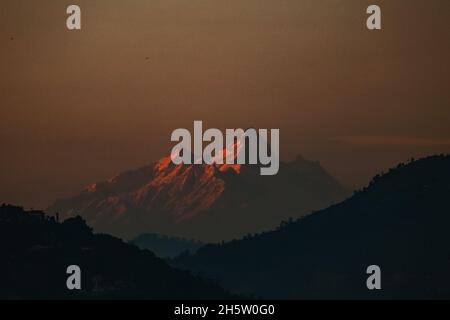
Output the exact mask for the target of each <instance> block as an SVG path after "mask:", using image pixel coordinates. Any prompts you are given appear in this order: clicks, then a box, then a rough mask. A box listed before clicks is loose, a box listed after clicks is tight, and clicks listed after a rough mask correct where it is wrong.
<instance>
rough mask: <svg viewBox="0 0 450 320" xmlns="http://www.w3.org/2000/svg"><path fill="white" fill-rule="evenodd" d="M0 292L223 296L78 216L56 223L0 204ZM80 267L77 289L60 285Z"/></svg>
mask: <svg viewBox="0 0 450 320" xmlns="http://www.w3.org/2000/svg"><path fill="white" fill-rule="evenodd" d="M0 253H1V260H0V298H9V299H47V298H125V299H126V298H144V299H196V298H205V299H210V298H227V297H228V296H229V295H228V294H227V293H226V292H225V291H224V290H223V289H221V288H220V287H219V286H217V285H215V284H213V283H210V282H206V281H203V280H201V279H200V278H197V277H193V276H191V275H190V274H189V273H188V272H185V271H179V270H175V269H173V268H171V267H169V266H168V265H167V264H166V262H164V261H163V260H161V259H160V258H157V257H156V256H155V255H154V254H153V253H152V252H150V251H148V250H140V249H139V248H137V247H136V246H134V245H131V244H126V243H124V242H123V241H122V240H120V239H117V238H114V237H112V236H109V235H101V234H99V235H94V234H93V233H92V231H91V229H90V228H89V227H88V226H87V225H86V223H85V222H84V221H83V219H81V218H80V217H75V218H70V219H67V220H66V221H64V222H63V223H58V222H57V221H55V219H54V218H52V217H46V216H45V215H44V213H42V212H40V211H24V210H23V209H22V208H20V207H15V206H9V205H2V206H1V207H0ZM69 265H78V266H79V267H80V268H81V275H82V290H80V291H77V290H75V291H69V290H68V289H67V288H66V279H67V277H68V276H69V275H67V274H66V268H67V267H68V266H69Z"/></svg>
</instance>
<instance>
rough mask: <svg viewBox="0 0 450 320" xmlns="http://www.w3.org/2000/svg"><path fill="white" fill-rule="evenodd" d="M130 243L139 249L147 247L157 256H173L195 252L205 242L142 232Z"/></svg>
mask: <svg viewBox="0 0 450 320" xmlns="http://www.w3.org/2000/svg"><path fill="white" fill-rule="evenodd" d="M130 243H132V244H134V245H136V246H138V247H139V248H141V249H148V250H150V251H151V252H153V253H154V254H156V255H157V256H158V257H161V258H174V257H176V256H178V255H179V254H181V253H184V252H186V251H187V252H190V253H195V252H196V251H197V250H198V249H199V248H200V247H202V246H204V245H205V243H203V242H201V241H197V240H188V239H184V238H179V237H168V236H166V235H160V234H156V233H143V234H141V235H139V236H137V237H136V238H135V239H133V240H132V241H130Z"/></svg>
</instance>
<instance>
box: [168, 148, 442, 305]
mask: <svg viewBox="0 0 450 320" xmlns="http://www.w3.org/2000/svg"><path fill="white" fill-rule="evenodd" d="M174 264H175V265H177V266H178V267H183V268H186V269H189V270H192V271H194V272H197V273H201V274H203V275H205V276H209V277H210V278H214V279H216V280H217V281H219V282H220V284H222V285H223V286H224V287H225V288H227V289H230V290H233V291H234V292H241V293H253V294H256V295H257V296H262V297H265V298H288V299H292V298H357V299H359V298H402V299H404V298H423V299H428V298H447V299H448V298H450V272H449V270H450V156H448V155H446V156H444V155H441V156H431V157H428V158H424V159H421V160H418V161H412V162H410V163H408V164H400V165H398V167H396V168H394V169H391V170H390V171H389V172H388V173H386V174H383V175H380V176H376V177H375V178H374V179H373V180H372V181H371V183H370V184H369V186H368V187H367V188H365V189H363V190H360V191H358V192H356V193H355V194H354V195H353V196H352V197H351V198H350V199H347V200H346V201H343V202H341V203H339V204H336V205H333V206H331V207H329V208H327V209H324V210H321V211H318V212H315V213H313V214H311V215H309V216H307V217H304V218H302V219H299V220H296V221H292V222H286V223H283V224H282V225H281V226H280V227H279V228H278V229H277V230H274V231H270V232H265V233H261V234H258V235H255V236H251V237H247V238H246V239H243V240H239V241H231V242H228V243H225V244H222V245H212V244H211V245H207V246H205V247H202V248H200V249H199V250H198V251H197V253H196V254H194V255H189V254H184V255H181V256H179V257H178V258H177V259H175V260H174ZM370 265H378V266H379V267H380V268H381V281H382V289H381V290H374V291H370V290H368V289H367V287H366V280H367V278H368V275H367V274H366V269H367V267H368V266H370Z"/></svg>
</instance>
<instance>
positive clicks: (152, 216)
mask: <svg viewBox="0 0 450 320" xmlns="http://www.w3.org/2000/svg"><path fill="white" fill-rule="evenodd" d="M347 194H348V191H347V190H346V189H345V188H344V187H342V186H341V185H340V184H339V182H337V181H336V180H335V179H334V178H333V177H332V176H330V175H329V174H328V173H327V172H326V171H325V170H324V169H323V168H322V167H321V166H320V164H319V163H318V162H314V161H308V160H305V159H304V158H302V157H301V156H298V157H297V159H295V160H294V161H292V162H286V163H281V164H280V170H279V173H278V174H277V175H275V176H260V173H259V167H258V166H254V165H239V164H234V165H228V164H223V165H218V164H215V165H200V164H196V165H174V164H173V163H172V162H171V159H170V156H167V157H164V158H162V159H160V160H159V161H157V162H156V163H154V164H152V165H149V166H146V167H143V168H140V169H137V170H134V171H128V172H125V173H122V174H119V175H118V176H116V177H114V178H112V179H110V180H108V181H104V182H101V183H96V184H93V185H91V186H89V187H87V188H86V189H85V190H83V191H82V192H81V193H80V194H79V195H76V196H74V197H71V198H68V199H63V200H58V201H56V202H55V203H54V204H53V205H52V206H50V207H49V208H48V209H47V210H46V211H47V212H49V213H56V212H59V213H60V214H61V216H62V217H65V218H67V217H71V216H75V215H81V216H82V217H83V218H84V219H86V220H87V222H88V223H89V225H91V226H92V227H93V228H94V230H95V231H98V232H106V233H111V234H113V235H117V236H120V237H122V238H125V239H132V238H134V237H136V236H137V235H138V234H141V233H158V234H166V235H170V236H179V237H184V238H194V239H198V240H200V241H208V242H209V241H213V242H214V241H221V240H230V239H232V238H235V237H241V236H243V235H245V234H247V233H249V232H257V231H262V230H264V229H268V228H273V227H275V226H276V225H277V224H278V223H279V222H280V221H281V220H283V219H287V218H288V217H291V216H294V217H299V216H301V215H302V214H306V213H308V212H310V211H311V210H313V209H320V208H323V207H326V206H328V205H330V204H332V203H336V202H338V201H340V200H342V199H344V198H345V196H346V195H347Z"/></svg>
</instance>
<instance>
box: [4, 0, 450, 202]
mask: <svg viewBox="0 0 450 320" xmlns="http://www.w3.org/2000/svg"><path fill="white" fill-rule="evenodd" d="M72 3H73V1H54V0H40V1H35V0H29V1H24V0H2V4H1V10H0V44H1V50H0V71H1V72H0V124H1V126H0V142H1V157H0V168H1V169H0V201H4V202H12V203H17V204H22V205H25V206H35V207H43V206H45V205H47V204H49V203H50V202H52V201H53V200H54V199H56V198H59V197H64V196H68V195H71V194H73V193H76V192H78V191H79V190H80V189H81V188H82V187H83V186H84V185H86V184H88V183H90V182H94V181H98V180H103V179H105V178H108V177H110V176H113V175H114V174H116V173H118V172H120V171H122V170H124V169H130V168H134V167H136V166H140V165H143V164H147V163H150V162H152V161H154V160H156V159H158V158H160V157H161V156H163V155H166V154H168V153H169V151H170V147H171V144H170V142H169V137H170V133H171V131H172V130H173V129H175V128H179V127H187V128H191V127H192V123H193V121H194V120H203V121H204V124H205V126H207V127H219V128H233V127H249V126H253V127H261V128H280V129H281V138H280V139H281V140H280V144H281V150H282V156H283V157H284V158H285V159H289V158H292V157H294V156H295V154H296V153H301V154H302V155H303V156H305V157H306V158H310V159H318V160H320V161H321V163H322V164H323V166H324V167H325V168H327V169H328V170H329V171H330V173H332V174H333V175H335V176H336V177H337V178H338V179H340V180H341V181H342V182H343V183H345V184H347V185H348V186H358V185H362V184H365V183H367V182H368V180H369V179H370V177H371V176H372V175H374V174H375V173H377V172H379V171H381V170H385V169H386V168H388V167H390V166H392V165H395V164H396V163H397V162H399V161H405V160H407V159H408V158H410V157H419V156H423V155H428V154H431V153H441V152H450V93H449V92H450V90H449V89H450V88H449V77H450V59H449V57H450V26H449V25H450V1H448V0H431V1H425V0H421V1H418V0H396V1H379V0H378V1H375V0H374V1H360V0H353V1H351V0H339V1H338V0H324V1H317V0H231V1H217V0H153V1H137V0H135V1H131V0H128V1H123V0H121V1H119V0H101V1H100V0H97V1H91V0H89V1H81V0H79V1H75V3H77V4H79V5H80V6H81V8H82V19H83V20H82V27H83V29H82V30H81V31H67V30H66V28H65V19H66V14H65V10H66V7H67V6H68V5H69V4H72ZM372 3H377V4H379V5H381V7H382V10H383V11H382V15H383V20H382V23H383V25H382V26H383V30H382V31H375V32H373V31H368V30H367V29H366V27H365V19H366V17H367V15H366V14H365V9H366V7H367V6H368V5H369V4H372Z"/></svg>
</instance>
